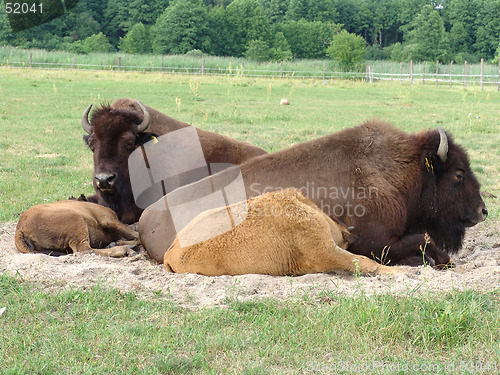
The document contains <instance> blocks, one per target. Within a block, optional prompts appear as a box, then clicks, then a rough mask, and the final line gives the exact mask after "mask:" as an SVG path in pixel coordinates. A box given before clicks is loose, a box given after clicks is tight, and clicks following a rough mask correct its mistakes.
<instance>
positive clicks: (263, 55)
mask: <svg viewBox="0 0 500 375" xmlns="http://www.w3.org/2000/svg"><path fill="white" fill-rule="evenodd" d="M244 56H245V58H246V59H248V60H253V61H258V62H262V61H268V60H269V59H270V58H271V49H270V48H269V44H268V43H267V42H265V41H263V40H251V41H250V42H248V45H247V49H246V51H245V54H244Z"/></svg>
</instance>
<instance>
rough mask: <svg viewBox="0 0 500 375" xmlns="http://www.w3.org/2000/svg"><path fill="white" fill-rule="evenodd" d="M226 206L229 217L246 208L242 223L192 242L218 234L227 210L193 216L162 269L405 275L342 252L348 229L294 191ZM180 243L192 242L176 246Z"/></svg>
mask: <svg viewBox="0 0 500 375" xmlns="http://www.w3.org/2000/svg"><path fill="white" fill-rule="evenodd" d="M229 208H230V210H231V212H232V214H233V215H244V214H245V211H246V210H248V212H247V217H246V219H245V220H244V221H243V222H242V223H241V224H240V225H238V226H236V227H235V228H234V229H232V230H230V231H228V232H226V233H223V234H221V235H219V236H217V237H215V238H211V239H207V240H205V241H203V242H199V243H196V242H197V238H203V236H205V238H209V237H210V236H209V234H210V233H211V232H212V233H217V232H218V229H219V228H220V226H221V225H222V224H221V223H223V222H224V220H227V215H228V210H227V208H226V207H223V208H218V209H213V210H210V211H206V212H204V213H202V214H200V215H198V216H197V217H195V218H194V219H193V220H192V221H191V222H190V223H189V224H188V225H187V226H186V227H185V228H184V229H182V230H181V231H180V232H179V234H178V235H177V237H176V238H175V241H174V243H173V244H172V245H171V246H170V248H169V249H168V250H167V252H166V253H165V256H164V266H165V268H166V269H167V270H168V271H170V272H179V273H184V272H190V273H199V274H203V275H208V276H218V275H241V274H248V273H259V274H267V275H276V276H277V275H303V274H307V273H317V272H328V271H333V270H345V271H349V272H352V273H355V272H360V273H363V274H395V273H400V272H404V271H403V270H402V269H401V268H397V267H388V266H383V265H381V264H379V263H377V262H375V261H373V260H371V259H369V258H367V257H365V256H362V255H355V254H352V253H350V252H348V251H346V250H344V249H345V248H347V246H348V242H349V239H350V236H351V235H350V233H349V231H348V229H347V228H346V227H345V226H344V225H343V224H339V223H337V222H334V221H333V220H332V219H330V218H329V217H328V216H327V215H326V214H325V213H323V211H321V210H320V209H319V208H318V207H317V206H316V205H315V204H314V203H313V202H312V201H311V200H309V199H307V198H306V197H305V196H304V195H303V194H302V193H300V192H298V191H297V190H295V189H286V190H280V191H277V192H272V193H266V194H264V195H261V196H258V197H255V198H252V199H249V200H248V201H246V202H241V203H237V204H235V205H232V206H229ZM234 221H236V220H234ZM181 243H195V244H194V245H190V246H185V247H181Z"/></svg>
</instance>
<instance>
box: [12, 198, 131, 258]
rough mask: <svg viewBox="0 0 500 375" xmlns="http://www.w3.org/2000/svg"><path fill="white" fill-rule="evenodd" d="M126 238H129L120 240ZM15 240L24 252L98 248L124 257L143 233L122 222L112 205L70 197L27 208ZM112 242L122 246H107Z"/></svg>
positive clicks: (101, 253) (55, 253)
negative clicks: (106, 247)
mask: <svg viewBox="0 0 500 375" xmlns="http://www.w3.org/2000/svg"><path fill="white" fill-rule="evenodd" d="M122 238H124V239H125V240H127V241H119V240H120V239H122ZM14 242H15V244H16V247H17V249H18V250H19V251H20V252H22V253H36V252H39V253H47V254H53V255H61V254H67V253H70V252H73V253H87V252H94V253H96V254H99V255H105V256H111V257H123V256H126V255H129V254H131V253H132V252H131V250H130V248H129V245H138V244H139V235H138V233H137V232H136V231H134V230H132V229H130V228H129V227H128V226H126V225H125V224H123V223H121V222H120V221H119V220H118V217H117V216H116V214H115V213H114V212H113V211H112V210H111V209H110V208H107V207H104V206H100V205H97V204H94V203H88V202H82V201H78V200H66V201H59V202H55V203H48V204H41V205H37V206H33V207H31V208H30V209H28V210H27V211H25V212H23V214H22V215H21V217H20V219H19V222H18V223H17V228H16V234H15V237H14ZM111 242H117V244H118V246H114V247H111V248H109V249H103V247H105V246H107V245H109V244H110V243H111Z"/></svg>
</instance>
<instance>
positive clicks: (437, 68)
mask: <svg viewBox="0 0 500 375" xmlns="http://www.w3.org/2000/svg"><path fill="white" fill-rule="evenodd" d="M438 73H439V60H436V86H437V85H438V84H439V79H438Z"/></svg>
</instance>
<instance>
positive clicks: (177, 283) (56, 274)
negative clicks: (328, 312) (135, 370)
mask: <svg viewBox="0 0 500 375" xmlns="http://www.w3.org/2000/svg"><path fill="white" fill-rule="evenodd" d="M499 224H500V223H499V222H495V221H491V220H488V221H486V222H485V223H481V224H479V225H477V226H475V227H473V228H470V229H469V230H468V232H467V235H466V238H465V241H464V246H463V248H462V250H461V251H460V252H459V253H458V254H455V255H454V257H453V259H454V261H455V263H456V264H457V266H456V267H455V268H454V269H452V270H446V271H436V270H434V269H432V268H429V267H418V268H411V267H406V269H407V270H408V274H406V275H397V276H383V277H381V276H376V277H355V276H353V275H349V274H347V273H343V272H335V273H328V274H311V275H305V276H300V277H293V278H292V277H274V276H267V275H243V276H236V277H233V276H220V277H207V276H201V275H195V274H170V273H168V272H166V271H165V270H164V268H163V266H162V265H159V264H156V263H153V262H151V261H150V260H149V259H148V258H147V256H145V255H137V256H135V257H130V258H123V259H113V258H105V257H101V256H98V255H95V254H85V255H79V254H78V255H67V256H61V257H52V256H48V255H43V254H21V253H19V252H18V251H17V250H16V248H15V245H14V232H15V229H16V224H15V223H4V224H0V274H1V273H5V274H7V275H11V276H16V277H18V278H21V279H22V280H26V281H36V282H40V283H41V285H42V286H43V288H44V289H45V290H47V291H49V292H53V291H56V290H64V289H69V288H72V287H73V288H74V287H79V288H89V287H91V286H93V285H96V284H98V283H100V284H101V285H105V286H109V287H113V288H118V289H120V290H122V291H131V292H135V293H137V294H138V295H140V296H142V297H146V298H148V297H151V296H155V298H158V297H159V295H160V294H161V295H163V296H164V298H167V299H171V300H173V301H175V302H177V303H179V304H180V305H182V306H185V307H188V308H198V307H206V306H225V305H226V304H227V301H228V299H234V298H238V299H239V300H240V301H247V300H256V299H259V298H274V299H278V300H282V299H290V298H295V299H300V298H303V296H308V297H309V298H322V297H321V296H322V295H324V294H323V293H325V292H328V293H334V294H335V293H342V294H346V295H353V294H357V293H365V294H367V295H371V294H375V293H393V294H399V295H409V294H414V293H427V292H432V293H434V292H438V293H439V292H444V291H450V290H453V289H458V290H465V289H476V290H482V291H486V290H492V289H499V288H500V225H499ZM330 295H331V294H330Z"/></svg>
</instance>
